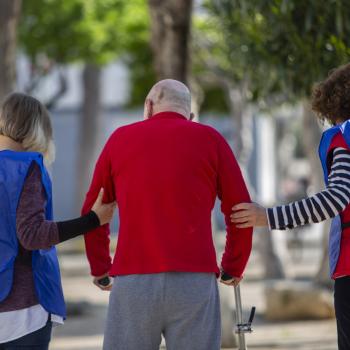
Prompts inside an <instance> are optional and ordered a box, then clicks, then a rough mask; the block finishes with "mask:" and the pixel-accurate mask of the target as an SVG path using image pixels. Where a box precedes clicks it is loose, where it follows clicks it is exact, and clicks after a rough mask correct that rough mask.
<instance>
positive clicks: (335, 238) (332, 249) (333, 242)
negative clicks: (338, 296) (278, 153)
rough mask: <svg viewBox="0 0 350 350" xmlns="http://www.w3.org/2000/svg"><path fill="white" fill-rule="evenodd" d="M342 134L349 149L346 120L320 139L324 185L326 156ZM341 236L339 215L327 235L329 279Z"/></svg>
mask: <svg viewBox="0 0 350 350" xmlns="http://www.w3.org/2000/svg"><path fill="white" fill-rule="evenodd" d="M339 132H341V133H342V136H343V138H344V140H345V142H346V144H347V145H348V147H349V149H350V120H347V121H346V122H344V123H343V124H339V125H336V126H334V127H332V128H330V129H328V130H326V131H325V132H324V133H323V135H322V138H321V142H320V146H319V156H320V160H321V163H322V169H323V175H324V181H325V184H326V185H327V184H328V174H329V169H328V165H327V155H328V150H329V147H330V145H331V144H332V140H333V138H334V137H335V136H336V135H337V134H338V133H339ZM341 235H342V222H341V217H340V215H337V216H336V217H335V218H334V219H333V220H332V225H331V228H330V233H329V246H328V254H329V270H330V275H331V277H332V276H333V273H334V271H335V269H336V267H337V263H338V259H339V253H340V243H341Z"/></svg>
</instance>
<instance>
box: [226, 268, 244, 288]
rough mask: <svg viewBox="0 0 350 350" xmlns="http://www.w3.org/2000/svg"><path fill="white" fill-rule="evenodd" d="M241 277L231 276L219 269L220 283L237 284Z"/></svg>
mask: <svg viewBox="0 0 350 350" xmlns="http://www.w3.org/2000/svg"><path fill="white" fill-rule="evenodd" d="M242 278H243V277H232V276H230V275H229V274H227V273H226V272H224V271H221V275H220V283H223V284H226V285H227V286H238V284H239V282H241V280H242Z"/></svg>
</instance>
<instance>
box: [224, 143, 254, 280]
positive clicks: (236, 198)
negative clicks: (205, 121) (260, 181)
mask: <svg viewBox="0 0 350 350" xmlns="http://www.w3.org/2000/svg"><path fill="white" fill-rule="evenodd" d="M218 160H219V167H218V196H219V198H220V200H221V211H222V212H223V214H224V215H225V222H226V230H227V235H226V246H225V251H224V254H223V257H222V263H221V266H222V268H223V270H224V271H225V272H226V273H228V274H229V275H231V276H233V277H241V276H242V275H243V272H244V269H245V267H246V265H247V262H248V259H249V256H250V252H251V250H252V236H253V229H252V228H246V229H238V228H236V227H235V226H234V225H233V224H232V222H231V220H230V215H231V213H232V207H233V206H234V205H236V204H238V203H242V202H246V203H250V202H251V200H250V196H249V193H248V190H247V187H246V185H245V182H244V179H243V176H242V173H241V170H240V168H239V165H238V163H237V161H236V158H235V156H234V154H233V152H232V150H231V148H230V146H229V145H228V144H227V142H226V141H225V140H224V139H223V138H222V137H221V136H220V139H219V154H218Z"/></svg>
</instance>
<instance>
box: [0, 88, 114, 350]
mask: <svg viewBox="0 0 350 350" xmlns="http://www.w3.org/2000/svg"><path fill="white" fill-rule="evenodd" d="M53 159H54V144H53V137H52V126H51V121H50V117H49V114H48V112H47V110H46V108H45V107H44V106H43V105H42V104H41V103H40V102H39V101H38V100H36V99H35V98H33V97H31V96H28V95H25V94H20V93H13V94H11V95H9V96H8V97H7V98H6V99H5V101H4V102H3V104H2V106H1V109H0V198H1V200H0V324H1V327H0V350H12V349H18V348H21V349H37V350H44V349H48V346H49V342H50V338H51V327H52V323H63V320H64V318H65V316H66V311H65V303H64V298H63V293H62V287H61V280H60V271H59V265H58V259H57V255H56V249H55V245H56V244H58V243H60V242H63V241H66V240H68V239H71V238H73V237H76V236H78V235H80V234H83V233H85V232H87V231H89V230H91V229H93V228H96V227H98V226H100V225H104V224H106V223H108V222H109V221H110V220H111V219H112V215H113V212H114V207H115V204H114V203H109V204H103V203H102V197H103V190H101V192H100V194H99V196H98V198H97V200H96V202H95V204H94V206H93V208H92V210H91V211H90V212H89V213H88V214H87V215H84V216H82V217H80V218H77V219H73V220H68V221H63V222H54V221H52V219H53V216H52V190H51V180H50V176H49V174H48V172H47V170H46V167H45V164H50V163H51V162H52V161H53Z"/></svg>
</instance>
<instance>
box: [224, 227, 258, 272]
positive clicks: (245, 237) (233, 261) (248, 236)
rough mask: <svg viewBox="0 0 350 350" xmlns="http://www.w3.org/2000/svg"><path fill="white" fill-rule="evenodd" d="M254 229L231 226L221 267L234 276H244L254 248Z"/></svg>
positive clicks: (228, 230)
mask: <svg viewBox="0 0 350 350" xmlns="http://www.w3.org/2000/svg"><path fill="white" fill-rule="evenodd" d="M252 237H253V229H252V228H247V229H237V228H234V227H233V226H229V227H228V229H227V235H226V245H225V251H224V254H223V256H222V262H221V267H222V269H223V270H224V271H225V272H226V273H227V274H229V275H230V276H232V277H242V275H243V272H244V270H245V268H246V265H247V263H248V260H249V257H250V253H251V250H252Z"/></svg>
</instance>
